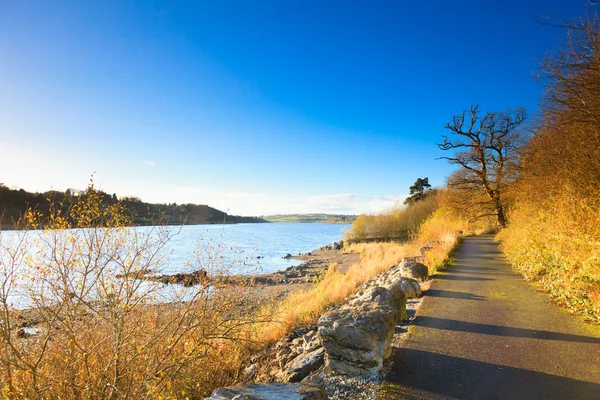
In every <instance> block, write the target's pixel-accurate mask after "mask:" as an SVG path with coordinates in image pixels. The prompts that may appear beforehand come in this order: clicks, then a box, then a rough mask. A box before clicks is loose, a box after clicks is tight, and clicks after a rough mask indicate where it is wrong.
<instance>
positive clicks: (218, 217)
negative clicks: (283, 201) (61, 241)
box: [0, 184, 267, 227]
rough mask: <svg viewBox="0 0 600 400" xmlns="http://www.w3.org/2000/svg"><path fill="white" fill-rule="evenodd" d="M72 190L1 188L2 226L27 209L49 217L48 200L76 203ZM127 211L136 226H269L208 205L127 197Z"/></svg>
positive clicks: (111, 200) (108, 198) (107, 197)
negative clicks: (167, 202)
mask: <svg viewBox="0 0 600 400" xmlns="http://www.w3.org/2000/svg"><path fill="white" fill-rule="evenodd" d="M71 193H73V191H72V190H67V191H65V192H60V191H54V190H51V191H48V192H44V193H33V192H28V191H25V190H23V189H10V188H8V187H7V186H4V185H2V184H0V216H2V220H1V221H0V222H1V223H2V225H3V226H5V227H6V226H11V225H12V224H13V222H14V221H16V220H18V219H19V217H20V216H21V215H22V214H23V212H24V211H25V210H26V209H27V207H28V206H30V207H35V208H37V209H38V210H39V211H40V212H42V213H43V214H47V213H48V209H49V202H48V200H47V199H48V198H52V199H54V200H55V201H56V202H57V203H59V202H61V201H63V200H64V199H65V198H67V197H68V196H70V197H71V198H72V199H73V200H76V199H77V195H72V194H71ZM104 201H106V202H107V203H109V204H114V203H115V202H117V201H118V200H117V195H116V194H112V195H110V194H108V193H104ZM121 201H122V202H123V203H124V204H125V206H126V208H127V210H128V211H129V212H130V213H131V214H132V216H133V223H134V225H149V224H151V223H152V221H154V220H156V219H157V218H159V217H160V218H161V221H162V222H163V223H166V224H168V225H180V224H182V223H185V224H186V225H197V224H222V223H226V224H235V223H249V222H267V221H266V220H264V219H262V218H257V217H241V216H238V215H228V214H227V213H225V212H223V211H220V210H217V209H216V208H212V207H209V206H207V205H199V204H175V203H172V204H153V203H146V202H144V201H142V200H141V199H139V198H136V197H126V198H123V199H121Z"/></svg>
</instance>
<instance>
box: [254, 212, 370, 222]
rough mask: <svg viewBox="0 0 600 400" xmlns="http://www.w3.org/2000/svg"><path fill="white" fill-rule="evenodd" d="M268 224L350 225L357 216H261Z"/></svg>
mask: <svg viewBox="0 0 600 400" xmlns="http://www.w3.org/2000/svg"><path fill="white" fill-rule="evenodd" d="M261 218H264V219H265V220H267V221H269V222H307V223H311V222H312V223H315V222H326V223H329V224H351V223H352V222H354V220H355V219H356V218H358V215H344V214H277V215H267V216H262V217H261Z"/></svg>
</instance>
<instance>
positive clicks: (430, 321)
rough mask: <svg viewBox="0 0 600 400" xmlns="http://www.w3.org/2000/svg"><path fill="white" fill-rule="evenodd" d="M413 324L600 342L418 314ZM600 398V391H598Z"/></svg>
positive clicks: (498, 334) (541, 337) (528, 336)
mask: <svg viewBox="0 0 600 400" xmlns="http://www.w3.org/2000/svg"><path fill="white" fill-rule="evenodd" d="M413 325H416V326H422V327H424V328H433V329H443V330H448V331H459V332H469V333H481V334H483V335H495V336H512V337H521V338H529V339H542V340H559V341H562V342H579V343H596V344H600V339H597V338H594V337H589V336H581V335H571V334H568V333H560V332H550V331H542V330H532V329H523V328H511V327H508V326H499V325H488V324H476V323H472V322H464V321H458V320H455V319H445V318H435V317H426V316H417V317H416V318H415V320H414V321H413ZM598 395H599V396H598V398H599V399H600V393H598Z"/></svg>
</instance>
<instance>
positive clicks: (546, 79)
mask: <svg viewBox="0 0 600 400" xmlns="http://www.w3.org/2000/svg"><path fill="white" fill-rule="evenodd" d="M558 25H559V26H560V27H562V28H566V29H567V36H566V39H565V43H564V45H563V46H562V47H560V48H559V49H558V50H557V51H555V52H553V53H550V54H549V55H548V57H546V58H545V59H544V60H543V62H542V66H541V73H540V75H539V78H540V80H541V82H542V83H543V85H544V86H545V87H546V93H545V95H544V98H543V104H542V105H543V110H544V117H545V118H546V122H551V123H554V124H557V123H558V124H571V123H580V124H590V125H592V126H595V127H596V128H598V127H600V20H599V19H598V18H597V15H596V14H595V13H594V14H592V15H591V16H589V17H587V18H578V19H576V20H575V21H574V22H565V23H559V24H558Z"/></svg>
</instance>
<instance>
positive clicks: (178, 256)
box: [136, 223, 350, 273]
mask: <svg viewBox="0 0 600 400" xmlns="http://www.w3.org/2000/svg"><path fill="white" fill-rule="evenodd" d="M349 228H350V225H342V224H325V223H323V224H317V223H310V224H309V223H268V224H267V223H263V224H235V225H187V226H184V227H182V228H181V231H179V232H178V233H177V234H176V235H175V236H173V237H172V238H171V239H170V240H169V242H168V243H167V244H166V246H165V249H164V254H165V255H166V257H167V262H166V263H165V266H164V271H166V272H168V273H174V272H178V271H180V270H181V268H182V266H185V265H186V264H189V263H191V264H192V265H194V258H195V253H197V252H198V250H200V251H202V250H205V251H212V252H213V253H220V254H222V255H223V256H224V257H225V263H229V264H236V263H238V264H239V263H240V262H246V264H251V265H253V266H255V267H257V268H259V270H260V272H274V271H278V270H283V269H286V268H288V267H290V266H293V265H298V264H299V263H300V262H299V261H297V260H289V259H284V258H283V257H284V256H285V255H286V254H292V255H296V254H298V253H306V252H309V251H311V250H315V249H317V248H319V247H323V246H325V245H328V244H331V243H333V242H335V241H338V240H341V239H342V238H343V237H344V232H345V230H347V229H349ZM136 229H145V228H136ZM234 272H235V271H234Z"/></svg>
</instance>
